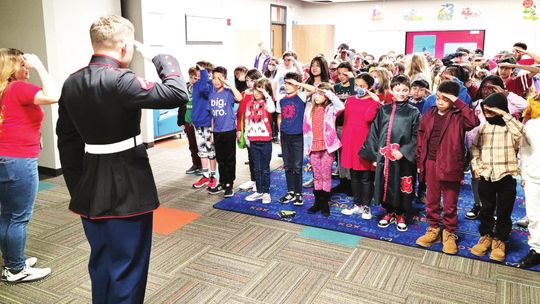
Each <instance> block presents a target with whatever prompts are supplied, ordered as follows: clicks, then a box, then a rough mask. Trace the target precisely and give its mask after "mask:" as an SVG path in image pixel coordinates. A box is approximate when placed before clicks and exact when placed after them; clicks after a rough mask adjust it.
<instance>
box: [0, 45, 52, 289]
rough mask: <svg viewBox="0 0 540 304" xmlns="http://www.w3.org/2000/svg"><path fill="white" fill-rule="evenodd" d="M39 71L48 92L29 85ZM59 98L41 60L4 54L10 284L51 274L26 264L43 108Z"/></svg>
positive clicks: (0, 193) (0, 186)
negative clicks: (27, 237) (29, 80)
mask: <svg viewBox="0 0 540 304" xmlns="http://www.w3.org/2000/svg"><path fill="white" fill-rule="evenodd" d="M30 68H34V69H35V70H36V71H37V73H38V75H39V77H40V79H41V83H42V85H43V87H42V88H40V87H38V86H35V85H33V84H31V83H28V82H27V80H28V78H29V69H30ZM58 95H59V92H58V90H57V89H56V86H55V84H54V83H53V81H52V80H51V78H50V76H49V74H48V73H47V71H46V70H45V67H44V66H43V64H42V63H41V61H40V60H39V58H38V57H37V56H36V55H33V54H23V53H22V52H21V51H19V50H16V49H7V48H2V49H0V207H1V211H0V249H1V250H2V256H3V259H4V266H3V267H2V274H1V276H0V279H1V280H2V281H8V282H10V283H21V282H30V281H35V280H39V279H41V278H44V277H46V276H47V275H49V273H50V272H51V269H50V268H35V267H33V266H34V265H35V264H36V262H37V259H36V258H33V257H31V258H25V256H24V246H25V242H26V226H27V224H28V221H29V220H30V218H31V216H32V210H33V207H34V200H35V198H36V194H37V189H38V183H39V179H38V170H37V160H38V157H39V151H40V129H41V122H42V121H43V110H42V109H41V105H46V104H52V103H55V102H57V101H58V97H57V96H58Z"/></svg>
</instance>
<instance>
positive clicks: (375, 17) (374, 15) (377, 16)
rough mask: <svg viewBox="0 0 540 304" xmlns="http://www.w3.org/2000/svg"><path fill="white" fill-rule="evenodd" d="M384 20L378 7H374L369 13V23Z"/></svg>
mask: <svg viewBox="0 0 540 304" xmlns="http://www.w3.org/2000/svg"><path fill="white" fill-rule="evenodd" d="M383 19H384V13H383V10H382V8H381V7H380V6H378V5H376V6H374V7H373V10H372V12H371V21H382V20H383Z"/></svg>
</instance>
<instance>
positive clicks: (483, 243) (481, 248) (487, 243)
mask: <svg viewBox="0 0 540 304" xmlns="http://www.w3.org/2000/svg"><path fill="white" fill-rule="evenodd" d="M491 240H492V238H491V236H490V235H488V234H486V235H483V236H481V237H480V239H479V240H478V243H476V245H474V246H473V247H472V248H471V250H470V251H471V253H472V254H474V255H475V256H479V257H481V256H484V255H486V252H487V251H488V250H489V248H491Z"/></svg>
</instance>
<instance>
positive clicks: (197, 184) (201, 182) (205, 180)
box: [193, 176, 210, 189]
mask: <svg viewBox="0 0 540 304" xmlns="http://www.w3.org/2000/svg"><path fill="white" fill-rule="evenodd" d="M209 182H210V178H208V177H204V176H203V177H201V179H199V180H198V181H197V182H195V183H194V184H193V188H196V189H197V188H202V187H204V186H206V185H208V183H209Z"/></svg>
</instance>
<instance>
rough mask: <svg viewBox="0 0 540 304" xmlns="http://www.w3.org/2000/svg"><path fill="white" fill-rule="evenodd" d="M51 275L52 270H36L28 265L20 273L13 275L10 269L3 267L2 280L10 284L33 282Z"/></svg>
mask: <svg viewBox="0 0 540 304" xmlns="http://www.w3.org/2000/svg"><path fill="white" fill-rule="evenodd" d="M50 273H51V269H50V268H34V267H29V266H27V265H25V266H24V268H23V270H21V271H19V272H18V273H12V272H11V271H10V269H9V268H7V267H3V269H2V276H1V277H0V279H1V280H2V281H6V282H9V283H24V282H33V281H37V280H40V279H43V278H45V277H46V276H48V275H49V274H50Z"/></svg>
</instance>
